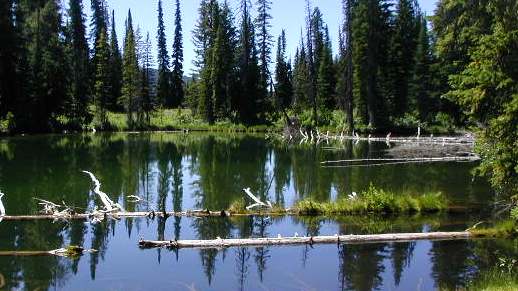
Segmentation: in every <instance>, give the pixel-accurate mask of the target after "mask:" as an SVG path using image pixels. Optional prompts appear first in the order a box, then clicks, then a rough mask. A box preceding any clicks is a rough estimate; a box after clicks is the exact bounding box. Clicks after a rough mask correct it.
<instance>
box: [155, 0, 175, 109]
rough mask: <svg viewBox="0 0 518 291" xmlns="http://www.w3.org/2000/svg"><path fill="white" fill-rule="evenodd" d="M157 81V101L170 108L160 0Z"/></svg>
mask: <svg viewBox="0 0 518 291" xmlns="http://www.w3.org/2000/svg"><path fill="white" fill-rule="evenodd" d="M157 40H158V58H157V62H158V81H157V89H156V92H157V99H158V101H159V102H160V103H161V104H162V105H165V106H166V107H171V106H172V105H173V104H172V99H171V85H170V81H171V80H170V71H169V65H170V59H169V54H168V52H167V41H166V36H165V25H164V12H163V10H162V0H158V32H157Z"/></svg>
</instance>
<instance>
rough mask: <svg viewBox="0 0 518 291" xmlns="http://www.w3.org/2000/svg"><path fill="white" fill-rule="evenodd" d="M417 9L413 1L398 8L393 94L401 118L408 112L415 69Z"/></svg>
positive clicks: (392, 51) (403, 0) (401, 2)
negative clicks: (410, 86) (409, 90)
mask: <svg viewBox="0 0 518 291" xmlns="http://www.w3.org/2000/svg"><path fill="white" fill-rule="evenodd" d="M416 9H417V8H416V7H414V5H413V1H411V0H399V1H398V3H397V6H396V19H395V25H394V26H395V27H394V35H393V40H392V45H391V48H390V57H391V60H392V61H391V64H390V65H391V70H392V71H393V73H392V74H391V79H392V80H391V83H392V88H391V91H392V93H393V113H394V116H395V117H400V116H402V115H404V113H405V112H407V111H408V109H409V105H410V104H411V101H410V100H409V99H408V86H409V84H410V81H411V78H412V69H413V68H414V61H415V59H414V55H415V47H416V38H417V33H416V25H415V24H416V15H417V13H416Z"/></svg>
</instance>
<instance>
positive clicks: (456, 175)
mask: <svg viewBox="0 0 518 291" xmlns="http://www.w3.org/2000/svg"><path fill="white" fill-rule="evenodd" d="M393 147H395V145H394V144H387V143H379V142H371V143H369V142H358V143H355V142H353V141H346V142H344V143H337V142H335V143H330V144H327V143H326V142H323V143H321V144H319V145H314V144H301V145H299V144H298V143H294V144H287V143H284V142H281V141H278V140H272V139H267V138H266V136H264V135H245V134H225V135H223V134H208V133H203V134H202V133H189V134H183V133H117V134H83V135H79V134H78V135H74V134H72V135H41V136H17V137H9V138H0V190H1V191H2V192H4V193H5V194H6V196H5V197H4V198H3V202H4V205H5V207H6V211H7V214H35V213H37V212H38V211H39V207H38V203H37V202H38V201H36V200H34V198H35V197H37V198H41V199H45V200H51V201H54V202H58V203H61V202H62V201H64V202H65V203H66V204H67V205H69V206H73V207H76V211H79V212H85V211H90V210H92V209H94V207H96V205H97V206H98V205H101V204H100V201H99V199H98V197H96V196H95V194H94V193H93V192H92V190H91V189H92V187H93V186H92V182H91V180H90V179H89V177H88V176H87V175H85V174H84V173H82V172H81V171H82V170H87V171H91V172H92V173H94V174H95V175H96V177H97V178H98V179H99V180H100V181H101V183H102V186H101V189H102V190H103V191H104V192H106V193H108V194H109V195H110V197H111V198H112V199H113V200H114V201H118V202H119V203H120V204H121V205H122V206H123V207H124V209H126V210H128V211H151V210H154V211H163V210H168V211H172V210H175V211H180V210H189V209H210V210H222V209H226V208H227V207H228V206H229V205H230V204H231V203H232V202H233V201H235V200H236V199H240V198H242V197H245V194H244V192H243V191H242V189H243V188H247V187H250V189H251V191H252V192H253V193H255V194H257V195H258V196H259V197H261V198H262V199H266V200H269V201H272V202H273V203H277V204H279V205H282V206H284V207H290V206H292V205H293V204H294V203H295V202H296V201H298V200H299V199H303V198H308V197H311V198H314V199H315V200H319V201H328V200H336V199H338V198H340V197H346V196H347V195H349V194H350V193H351V192H353V191H354V192H358V193H359V192H361V191H362V190H365V189H367V188H368V187H369V186H370V185H373V186H375V187H378V188H381V189H386V190H390V191H394V192H401V193H402V192H411V193H415V194H421V193H425V192H429V191H437V192H439V191H440V192H442V193H443V194H444V195H446V197H448V199H449V200H450V201H451V202H452V203H454V204H458V205H463V204H476V205H482V206H483V207H481V208H482V210H480V211H475V212H471V213H467V214H455V215H446V214H438V215H420V216H419V215H413V216H400V217H386V216H384V217H381V216H369V217H336V218H328V219H325V218H317V217H306V218H302V217H300V218H297V217H241V218H236V217H231V218H221V217H212V218H192V217H183V218H179V217H169V218H168V219H163V218H155V219H151V218H138V219H136V218H131V219H122V220H108V221H102V222H100V223H91V222H85V221H72V222H63V221H56V222H52V221H25V222H15V221H2V222H0V250H51V249H57V248H60V247H63V246H66V245H80V246H84V247H85V248H93V249H96V250H98V252H97V253H94V254H86V255H84V256H82V257H81V258H79V259H75V260H72V259H67V258H58V257H0V290H4V289H7V290H17V289H19V290H56V289H57V290H373V289H382V290H435V289H437V288H439V287H441V288H447V289H455V288H456V287H461V286H463V285H464V284H465V283H466V281H467V280H468V279H469V278H472V277H473V276H474V275H476V274H477V272H479V271H480V270H484V269H485V268H488V266H491V265H492V264H494V262H495V259H496V257H497V256H495V252H496V253H497V254H498V253H501V254H502V255H506V254H510V255H513V254H514V255H516V254H518V243H517V241H512V240H472V241H421V242H405V243H383V244H358V245H323V246H313V247H311V246H296V247H265V248H257V247H254V248H230V249H221V250H213V249H204V250H187V249H182V250H176V251H175V250H168V249H154V250H141V249H139V247H138V244H137V243H138V240H139V239H140V238H145V239H162V240H163V239H166V240H169V239H214V238H216V237H217V236H220V237H222V238H230V237H265V236H277V235H282V236H292V235H293V234H294V233H298V234H301V235H305V234H309V235H334V234H359V233H386V232H402V231H404V232H410V231H412V232H420V231H436V230H464V229H466V228H468V227H469V226H471V225H473V224H475V223H477V222H478V221H480V220H488V219H491V213H492V211H491V204H492V203H491V201H492V200H491V199H492V198H491V197H492V192H491V190H490V188H489V186H488V184H487V183H486V181H484V179H482V178H479V177H475V176H473V174H472V170H473V168H474V167H476V165H477V163H475V162H462V163H458V162H457V163H455V162H441V163H411V164H389V165H381V166H371V167H342V168H328V167H323V166H322V164H321V162H322V161H329V160H340V159H351V158H384V157H388V156H390V151H389V150H390V149H391V148H393ZM130 195H135V196H139V197H141V198H142V199H143V201H142V202H139V203H133V202H131V199H130V198H128V196H130Z"/></svg>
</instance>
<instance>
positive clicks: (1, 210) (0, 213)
mask: <svg viewBox="0 0 518 291" xmlns="http://www.w3.org/2000/svg"><path fill="white" fill-rule="evenodd" d="M4 195H5V194H4V193H2V191H0V222H1V221H2V219H3V217H4V216H5V207H4V203H3V202H2V197H4Z"/></svg>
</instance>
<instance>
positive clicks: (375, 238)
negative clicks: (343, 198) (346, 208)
mask: <svg viewBox="0 0 518 291" xmlns="http://www.w3.org/2000/svg"><path fill="white" fill-rule="evenodd" d="M472 237H473V235H472V234H471V233H470V232H469V231H461V232H425V233H388V234H369V235H353V234H351V235H334V236H310V237H297V236H294V237H285V238H283V237H280V236H279V237H276V238H246V239H222V238H217V239H214V240H169V241H153V240H143V239H141V240H139V242H138V244H139V247H140V248H143V249H147V248H160V247H167V248H174V249H180V248H230V247H260V246H282V245H313V244H355V243H386V242H407V241H415V240H465V239H469V238H472Z"/></svg>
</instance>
